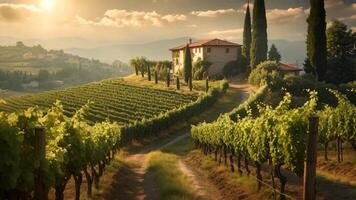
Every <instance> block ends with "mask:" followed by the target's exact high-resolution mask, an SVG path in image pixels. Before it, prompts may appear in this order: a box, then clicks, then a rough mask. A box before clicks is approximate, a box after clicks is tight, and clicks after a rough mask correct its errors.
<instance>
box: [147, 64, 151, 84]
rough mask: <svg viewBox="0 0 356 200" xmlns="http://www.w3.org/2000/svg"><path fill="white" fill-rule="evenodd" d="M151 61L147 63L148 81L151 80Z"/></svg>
mask: <svg viewBox="0 0 356 200" xmlns="http://www.w3.org/2000/svg"><path fill="white" fill-rule="evenodd" d="M150 66H151V63H149V64H148V65H147V76H148V81H151V67H150Z"/></svg>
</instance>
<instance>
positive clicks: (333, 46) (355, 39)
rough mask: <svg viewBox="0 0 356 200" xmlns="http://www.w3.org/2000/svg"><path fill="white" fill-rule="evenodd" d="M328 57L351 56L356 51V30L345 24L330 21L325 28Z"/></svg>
mask: <svg viewBox="0 0 356 200" xmlns="http://www.w3.org/2000/svg"><path fill="white" fill-rule="evenodd" d="M326 35H327V53H328V58H340V57H351V56H354V55H355V53H356V48H355V46H356V32H352V30H351V29H349V28H348V27H347V25H346V24H344V23H342V22H340V21H337V20H335V21H332V22H331V25H330V26H329V28H328V29H327V30H326Z"/></svg>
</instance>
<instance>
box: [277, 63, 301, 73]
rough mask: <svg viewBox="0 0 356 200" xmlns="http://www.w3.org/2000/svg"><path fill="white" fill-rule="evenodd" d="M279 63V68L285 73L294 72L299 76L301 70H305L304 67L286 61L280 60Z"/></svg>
mask: <svg viewBox="0 0 356 200" xmlns="http://www.w3.org/2000/svg"><path fill="white" fill-rule="evenodd" d="M278 64H279V65H278V70H279V71H281V72H282V73H285V74H294V75H296V76H298V75H299V74H300V72H301V71H303V70H302V69H300V68H298V67H297V65H294V64H289V63H285V62H279V63H278Z"/></svg>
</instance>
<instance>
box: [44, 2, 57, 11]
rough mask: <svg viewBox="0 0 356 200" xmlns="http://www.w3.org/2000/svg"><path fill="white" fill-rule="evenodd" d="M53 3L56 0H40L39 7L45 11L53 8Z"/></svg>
mask: <svg viewBox="0 0 356 200" xmlns="http://www.w3.org/2000/svg"><path fill="white" fill-rule="evenodd" d="M55 4H56V0H42V1H41V7H42V8H43V9H45V10H47V11H51V10H53V8H54V5H55Z"/></svg>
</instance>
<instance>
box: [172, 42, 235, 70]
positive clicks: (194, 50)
mask: <svg viewBox="0 0 356 200" xmlns="http://www.w3.org/2000/svg"><path fill="white" fill-rule="evenodd" d="M188 44H189V47H190V52H191V55H192V62H193V63H194V62H196V61H197V60H198V59H201V60H206V61H209V62H210V63H211V64H212V65H211V66H210V68H209V69H208V73H209V74H210V75H212V74H222V69H223V67H224V66H225V64H226V63H228V62H230V61H235V60H237V59H239V58H238V55H239V51H241V46H242V45H240V44H236V43H233V42H229V41H226V40H220V39H208V40H199V41H195V42H193V41H192V40H191V39H190V40H189V43H188ZM186 46H187V44H182V45H180V46H178V47H175V48H172V49H170V51H171V52H172V63H173V69H172V70H173V74H177V73H178V72H179V71H181V70H183V68H184V51H185V48H186Z"/></svg>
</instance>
